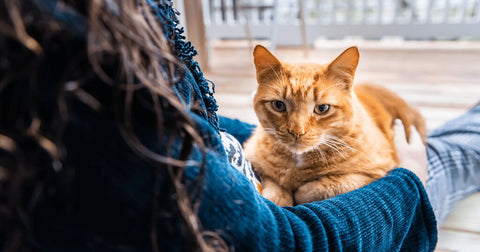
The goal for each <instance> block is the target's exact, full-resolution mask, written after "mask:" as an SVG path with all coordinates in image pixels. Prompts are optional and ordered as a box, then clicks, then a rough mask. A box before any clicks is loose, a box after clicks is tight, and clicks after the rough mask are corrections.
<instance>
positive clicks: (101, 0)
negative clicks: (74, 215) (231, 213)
mask: <svg viewBox="0 0 480 252" xmlns="http://www.w3.org/2000/svg"><path fill="white" fill-rule="evenodd" d="M152 5H155V6H156V7H157V8H170V9H171V6H170V5H171V3H170V2H168V1H153V0H138V1H137V0H115V1H114V0H89V1H74V0H61V1H60V0H59V1H52V0H45V1H39V0H21V1H17V0H4V1H2V2H0V248H2V249H3V250H4V251H24V250H30V249H31V244H34V243H35V237H33V235H32V230H31V227H30V225H29V216H30V215H31V213H32V211H34V209H35V207H36V205H37V203H38V202H39V201H40V200H41V199H42V198H43V197H45V195H46V194H55V195H56V196H57V197H56V198H58V199H59V202H60V204H67V205H68V202H69V201H68V193H61V192H68V189H69V188H70V187H71V186H72V180H73V178H74V177H75V171H74V169H72V168H70V167H69V166H68V164H66V162H65V159H66V157H67V154H68V153H67V152H66V150H65V146H64V132H65V127H66V124H67V122H68V121H69V120H70V116H69V112H70V110H71V107H72V104H74V103H78V102H81V103H82V104H84V105H87V106H88V107H89V108H90V109H92V110H94V111H96V112H97V113H99V114H102V115H104V116H111V117H113V118H114V120H115V121H116V124H117V128H118V131H119V132H120V134H121V136H122V137H123V139H124V141H125V142H126V143H127V144H128V146H129V147H130V149H131V150H133V152H134V153H136V155H137V156H139V157H140V158H142V159H143V160H146V161H147V162H149V163H151V164H152V167H153V181H155V183H153V184H152V188H151V190H152V195H153V196H152V199H151V216H150V218H151V226H150V233H151V238H150V240H151V249H152V250H153V251H159V250H160V249H159V245H158V241H157V239H158V234H157V232H158V230H157V229H158V225H157V224H156V223H157V221H156V219H157V217H158V213H157V212H158V207H159V206H158V198H157V197H159V196H158V195H159V190H161V188H159V182H158V180H159V179H158V178H159V177H162V176H166V177H168V178H170V180H169V182H168V184H169V185H170V189H169V191H170V193H171V194H172V195H174V197H171V204H172V205H173V206H174V207H173V210H172V211H176V212H179V213H180V214H179V215H180V219H181V220H182V224H181V225H182V226H183V228H182V229H181V230H183V231H182V234H181V235H182V236H183V239H184V240H185V241H187V242H186V243H185V244H186V245H185V246H187V249H188V250H211V249H223V248H225V246H224V243H223V241H222V240H221V239H220V238H219V237H218V235H216V234H214V233H210V232H202V230H201V224H200V222H199V220H198V217H197V215H196V206H197V205H196V204H194V203H192V202H193V200H192V197H193V196H192V193H191V191H187V189H186V188H189V189H191V188H190V187H186V186H185V185H184V181H183V180H184V178H183V177H184V176H183V174H184V167H185V165H186V161H187V159H188V157H189V154H190V153H191V152H192V148H193V146H194V145H197V146H199V148H201V149H202V150H205V144H204V141H203V140H202V137H201V136H200V135H199V133H197V130H196V129H195V124H194V122H193V120H192V119H191V118H190V116H189V114H188V112H187V110H186V109H185V107H184V105H183V104H182V102H181V101H180V99H179V98H178V97H177V95H176V94H175V92H174V90H173V86H174V85H175V84H176V83H177V82H178V80H179V78H181V75H179V74H178V73H179V72H182V71H179V69H182V68H184V67H185V66H184V64H183V63H182V61H181V59H179V58H178V57H176V56H175V55H174V53H173V52H172V46H173V45H172V42H171V41H170V40H169V38H168V37H166V36H165V34H166V33H167V32H166V31H165V30H164V27H163V26H162V20H159V18H158V16H157V15H154V14H153V13H152V11H151V6H152ZM166 18H168V17H166ZM167 36H168V34H167ZM92 83H95V85H92ZM99 86H103V87H102V88H99ZM97 88H98V89H101V91H98V90H97ZM132 111H135V113H137V112H138V113H140V114H142V116H143V117H142V120H148V121H152V122H154V124H155V125H156V132H157V136H158V137H157V138H158V139H157V141H158V142H159V145H162V144H163V143H164V142H167V143H172V142H173V141H174V140H175V138H178V136H181V141H182V144H181V148H180V151H179V155H177V156H172V154H171V153H170V152H169V151H166V152H162V151H159V150H155V149H152V148H150V147H147V146H146V145H145V144H144V143H143V142H142V140H140V139H141V137H139V136H138V132H137V130H136V126H137V124H138V123H136V122H135V121H136V120H135V117H136V115H135V114H134V113H132ZM139 111H141V112H139ZM167 119H168V120H167ZM172 119H173V120H172ZM172 122H174V123H172ZM166 128H169V129H170V130H171V131H169V132H174V134H170V135H169V136H168V139H167V141H165V134H164V132H165V129H166ZM163 145H164V144H163ZM167 149H168V148H167ZM204 156H205V155H204ZM204 163H205V160H203V164H199V166H200V167H201V169H200V171H201V172H200V174H199V176H198V177H197V180H198V181H200V182H199V183H196V187H197V189H195V188H193V190H192V191H198V187H200V186H201V180H202V171H203V166H204ZM59 195H60V196H59ZM197 196H198V195H197ZM195 198H198V197H195ZM212 241H214V242H213V243H212ZM212 244H216V245H212ZM218 244H220V245H218Z"/></svg>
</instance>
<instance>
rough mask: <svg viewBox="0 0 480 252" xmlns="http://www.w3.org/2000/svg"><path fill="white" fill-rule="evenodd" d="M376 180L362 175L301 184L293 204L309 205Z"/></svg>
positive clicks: (325, 178) (323, 179)
mask: <svg viewBox="0 0 480 252" xmlns="http://www.w3.org/2000/svg"><path fill="white" fill-rule="evenodd" d="M375 179H376V178H374V177H369V176H365V175H363V174H355V173H352V174H345V175H337V176H325V177H322V178H320V179H318V180H314V181H311V182H308V183H306V184H303V185H302V186H300V187H299V188H298V189H297V190H296V191H295V193H294V198H295V204H303V203H309V202H313V201H319V200H324V199H328V198H331V197H334V196H336V195H338V194H342V193H346V192H349V191H353V190H355V189H358V188H360V187H362V186H364V185H366V184H368V183H370V182H372V181H374V180H375Z"/></svg>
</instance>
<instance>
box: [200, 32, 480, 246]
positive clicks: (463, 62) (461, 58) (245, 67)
mask: <svg viewBox="0 0 480 252" xmlns="http://www.w3.org/2000/svg"><path fill="white" fill-rule="evenodd" d="M354 44H356V45H358V46H359V49H360V55H361V56H360V64H359V67H358V69H357V75H356V82H357V83H359V82H373V83H376V84H381V85H385V86H387V87H389V88H391V89H392V90H394V91H395V92H397V93H398V94H399V95H401V96H402V97H403V98H404V99H405V100H407V102H409V103H410V104H413V105H415V106H417V107H418V108H420V110H421V112H422V113H423V115H424V116H425V118H426V119H427V127H428V128H429V129H430V130H431V129H433V128H435V127H438V126H440V125H441V124H442V123H444V122H445V121H447V120H450V119H453V118H455V117H456V116H458V115H460V114H462V113H463V112H465V111H466V110H467V109H468V108H469V107H470V106H472V105H473V104H475V103H476V102H478V101H479V100H480V42H400V43H392V42H390V43H384V42H362V41H360V42H358V41H357V42H352V41H346V42H345V41H333V42H331V41H328V42H322V43H320V45H319V46H317V47H316V48H315V49H310V51H309V56H308V57H307V58H305V57H304V56H303V52H302V49H301V48H279V49H277V51H276V52H275V54H276V55H277V56H278V58H280V59H281V60H285V61H290V62H301V61H313V62H319V63H324V62H329V61H331V60H333V59H334V58H335V57H336V56H337V55H338V54H340V53H341V52H342V51H343V50H344V49H345V48H347V47H349V46H351V45H354ZM213 48H214V49H213V50H212V53H211V58H210V68H209V70H208V71H207V72H206V77H207V79H210V80H212V81H213V82H214V83H215V91H216V98H217V101H218V103H219V106H220V109H219V113H220V114H222V115H227V116H231V117H235V118H239V119H242V120H244V121H247V122H252V123H257V120H256V117H255V114H254V112H253V108H252V92H253V91H254V90H255V88H256V81H255V75H254V67H253V61H252V56H251V51H252V49H251V48H250V47H248V44H247V43H245V42H242V41H240V42H238V41H235V42H217V43H216V44H215V46H214V47H213ZM437 251H480V193H476V194H474V195H472V196H471V197H469V198H468V199H466V200H464V201H463V202H461V203H460V204H459V205H458V207H457V208H456V209H455V211H454V212H453V213H452V214H451V215H450V217H449V219H448V220H447V221H446V222H445V223H444V225H443V226H442V227H441V229H440V232H439V242H438V246H437Z"/></svg>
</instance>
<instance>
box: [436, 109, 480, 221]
mask: <svg viewBox="0 0 480 252" xmlns="http://www.w3.org/2000/svg"><path fill="white" fill-rule="evenodd" d="M427 143H428V144H427V155H428V177H429V178H428V181H427V193H428V196H429V199H430V202H431V204H432V207H433V210H434V212H435V216H436V218H437V222H438V226H440V225H441V224H442V223H443V221H444V220H445V218H446V217H447V215H448V214H449V213H450V211H451V210H452V209H453V208H454V207H455V205H456V204H457V203H458V202H459V201H460V200H462V199H464V198H466V197H467V196H469V195H470V194H472V193H474V192H476V191H479V190H480V105H476V106H475V107H473V108H472V109H470V110H469V111H468V112H467V113H465V114H463V115H461V116H460V117H458V118H456V119H453V120H451V121H449V122H447V123H445V124H444V125H443V126H441V127H440V128H438V129H436V130H434V131H433V132H432V133H431V134H430V135H429V136H428V139H427Z"/></svg>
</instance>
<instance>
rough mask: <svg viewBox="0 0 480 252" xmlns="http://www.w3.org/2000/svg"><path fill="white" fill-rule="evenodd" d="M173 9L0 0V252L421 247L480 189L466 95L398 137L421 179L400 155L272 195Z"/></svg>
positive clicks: (479, 122)
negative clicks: (457, 112) (293, 198)
mask: <svg viewBox="0 0 480 252" xmlns="http://www.w3.org/2000/svg"><path fill="white" fill-rule="evenodd" d="M177 14H178V13H177V12H176V11H175V10H174V9H173V7H172V3H171V1H162V0H156V1H155V0H136V1H132V0H87V1H73V0H20V1H17V0H4V1H1V2H0V248H1V249H2V251H212V250H218V251H226V250H238V251H326V250H332V251H337V250H348V251H400V250H401V251H433V250H434V248H435V245H436V242H437V222H439V223H441V222H442V221H443V220H444V218H445V216H446V215H447V214H448V212H449V211H450V210H451V209H452V207H453V205H454V204H455V203H457V202H458V201H459V200H460V199H462V198H464V197H466V196H467V195H469V194H470V193H472V192H474V191H477V190H478V189H479V188H480V171H479V170H480V146H479V144H480V106H476V107H474V108H472V109H471V110H470V111H469V112H467V113H466V114H465V115H463V116H462V117H460V118H459V119H457V120H454V121H451V122H449V123H447V124H446V125H445V126H443V127H441V128H439V129H438V130H436V131H434V132H433V133H432V134H430V136H429V139H428V145H427V147H426V149H425V148H424V147H422V148H421V149H420V151H418V150H417V149H414V150H412V149H411V148H410V147H409V146H408V145H404V150H405V153H407V154H408V153H412V152H416V153H420V156H421V155H422V153H423V155H424V156H423V158H424V162H426V155H425V153H427V154H428V181H427V182H426V189H425V186H424V184H423V183H422V181H423V182H424V181H426V179H427V174H426V171H427V166H426V164H425V163H423V164H422V163H421V162H413V163H410V164H409V165H407V166H408V167H407V166H405V168H407V169H408V170H407V169H403V168H397V169H394V170H392V171H391V172H390V173H389V174H388V175H387V176H385V177H384V178H381V179H379V180H377V181H375V182H373V183H371V184H369V185H367V186H365V187H362V188H360V189H358V190H355V191H352V192H349V193H346V194H342V195H339V196H336V197H333V198H331V199H328V200H324V201H319V202H313V203H309V204H303V205H297V206H294V207H283V208H282V207H278V206H276V205H275V204H274V203H272V202H270V201H269V200H267V199H265V198H263V197H262V196H261V194H260V193H259V192H258V191H257V189H256V187H255V184H254V183H251V180H253V181H254V176H253V175H252V174H250V176H245V175H244V174H242V173H241V172H240V171H239V170H242V169H243V168H245V167H243V164H245V162H243V161H242V160H241V159H240V160H239V159H238V155H237V156H236V155H234V154H235V153H241V147H238V146H239V144H238V142H237V140H238V141H240V142H243V141H245V140H246V138H248V137H249V136H250V134H251V133H252V130H253V129H254V126H253V125H249V124H245V123H242V122H240V121H238V120H232V119H229V118H225V117H220V116H217V114H216V111H217V104H216V102H215V99H214V97H213V91H212V86H211V85H212V84H211V83H210V82H209V81H207V80H206V79H205V78H204V76H203V73H202V71H201V69H200V66H199V65H198V63H197V62H195V61H194V60H193V57H194V56H195V55H196V51H195V50H194V48H193V46H192V45H191V44H190V43H189V42H187V41H185V38H184V36H183V35H182V33H183V29H182V28H179V27H178V20H177ZM227 133H230V134H231V135H229V134H227ZM232 153H233V154H232ZM232 157H236V158H237V159H236V160H232ZM421 159H422V158H419V160H421ZM231 161H235V162H236V164H237V165H240V166H241V167H242V168H241V169H236V168H235V167H236V165H234V164H232V162H231ZM243 170H244V171H245V170H248V165H247V168H245V169H243ZM246 173H248V172H246ZM249 178H250V180H249ZM254 182H255V183H258V181H254Z"/></svg>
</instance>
